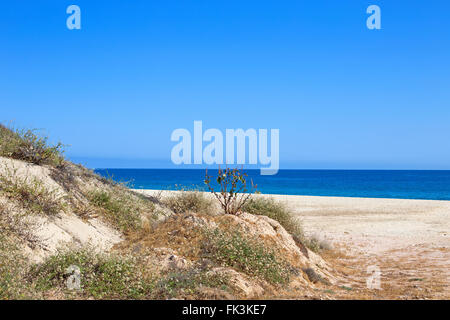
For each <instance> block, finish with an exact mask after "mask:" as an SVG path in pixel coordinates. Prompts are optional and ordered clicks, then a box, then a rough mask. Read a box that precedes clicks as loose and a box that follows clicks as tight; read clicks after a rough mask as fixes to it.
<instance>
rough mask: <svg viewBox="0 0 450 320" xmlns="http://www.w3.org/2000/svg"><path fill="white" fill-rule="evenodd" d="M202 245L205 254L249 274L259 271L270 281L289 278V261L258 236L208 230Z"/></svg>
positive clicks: (260, 274)
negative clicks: (278, 255)
mask: <svg viewBox="0 0 450 320" xmlns="http://www.w3.org/2000/svg"><path fill="white" fill-rule="evenodd" d="M202 249H203V250H204V254H205V255H206V257H208V258H210V259H213V260H215V261H216V262H218V263H220V264H222V265H224V266H229V267H232V268H236V269H237V270H240V271H242V272H244V273H246V274H248V275H250V276H254V275H256V276H259V277H261V278H263V279H265V280H266V281H268V282H271V283H285V282H287V281H288V280H289V277H290V271H289V266H288V264H287V263H285V262H284V261H282V260H281V259H279V258H278V257H277V256H276V254H275V253H274V252H273V251H271V250H269V249H267V248H266V247H265V246H264V245H263V244H261V243H259V242H258V240H257V239H251V238H247V237H245V236H244V235H243V234H242V233H241V232H240V231H238V230H233V231H231V232H225V231H221V230H220V229H214V230H212V231H211V230H208V231H207V234H206V237H205V241H204V243H203V246H202Z"/></svg>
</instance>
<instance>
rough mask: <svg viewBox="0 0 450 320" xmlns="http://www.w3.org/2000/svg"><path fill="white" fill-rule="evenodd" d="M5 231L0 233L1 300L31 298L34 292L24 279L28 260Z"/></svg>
mask: <svg viewBox="0 0 450 320" xmlns="http://www.w3.org/2000/svg"><path fill="white" fill-rule="evenodd" d="M14 242H15V241H13V240H12V239H11V238H9V237H8V236H7V235H6V234H5V233H4V231H3V230H2V232H1V233H0V300H12V299H14V300H16V299H29V298H31V297H32V292H31V291H30V290H29V289H28V287H27V283H26V282H25V280H24V274H25V271H26V266H27V262H26V260H25V258H24V257H23V255H22V253H21V252H20V250H19V248H18V247H17V246H16V245H15V243H14Z"/></svg>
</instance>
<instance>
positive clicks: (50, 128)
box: [0, 0, 450, 169]
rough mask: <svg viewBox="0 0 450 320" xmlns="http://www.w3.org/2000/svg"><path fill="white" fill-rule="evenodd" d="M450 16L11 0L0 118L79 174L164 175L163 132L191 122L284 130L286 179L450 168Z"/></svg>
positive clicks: (308, 7)
mask: <svg viewBox="0 0 450 320" xmlns="http://www.w3.org/2000/svg"><path fill="white" fill-rule="evenodd" d="M70 4H76V5H78V6H80V8H81V21H82V22H81V24H82V28H81V30H68V29H67V28H66V18H67V16H68V15H67V14H66V8H67V6H69V5H70ZM371 4H376V5H379V6H380V8H381V15H382V17H381V19H382V22H381V24H382V29H381V30H368V29H367V28H366V19H367V17H368V15H367V14H366V8H367V7H368V6H369V5H371ZM449 15H450V2H448V1H444V0H442V1H433V0H431V1H426V2H423V1H401V0H397V1H375V0H373V1H356V0H352V1H345V0H342V1H323V0H315V1H312V0H311V1H299V0H297V1H242V0H241V1H234V0H227V1H222V0H220V1H219V0H207V1H199V0H198V1H188V0H183V1H181V0H177V1H162V0H161V1H95V0H90V1H80V0H72V1H61V0H58V1H56V0H55V1H9V2H5V3H3V4H2V6H1V8H0V43H1V46H0V106H1V113H0V114H1V117H0V120H1V121H2V122H4V123H5V122H9V121H13V122H14V124H15V125H16V126H19V127H31V128H43V129H45V132H46V133H47V134H48V135H50V136H51V137H52V139H54V140H60V141H62V142H64V143H66V144H68V145H70V147H68V149H67V155H68V157H69V158H71V159H74V160H76V161H81V162H83V163H85V164H87V165H89V166H91V167H169V166H170V165H171V164H170V151H171V148H172V147H173V145H174V143H173V142H171V141H170V134H171V132H172V131H173V130H174V129H176V128H187V129H190V130H192V126H193V121H194V120H202V121H203V125H204V127H205V128H219V129H222V130H224V129H225V128H244V129H246V128H267V129H270V128H278V129H280V162H281V167H282V168H337V169H339V168H347V169H361V168H364V169H450V148H449V138H450V24H449V23H450V20H449V19H450V18H449Z"/></svg>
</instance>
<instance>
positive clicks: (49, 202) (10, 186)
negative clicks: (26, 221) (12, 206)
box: [0, 168, 65, 215]
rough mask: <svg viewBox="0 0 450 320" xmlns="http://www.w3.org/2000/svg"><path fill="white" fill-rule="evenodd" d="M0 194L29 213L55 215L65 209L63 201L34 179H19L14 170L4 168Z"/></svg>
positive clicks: (0, 181)
mask: <svg viewBox="0 0 450 320" xmlns="http://www.w3.org/2000/svg"><path fill="white" fill-rule="evenodd" d="M0 192H1V193H3V194H4V195H5V196H6V197H8V198H10V199H15V200H17V202H18V203H20V205H21V206H22V207H23V208H24V209H25V210H27V211H29V212H31V213H38V214H46V215H55V214H57V213H59V212H60V211H62V210H64V209H65V205H64V201H63V199H62V197H61V196H59V195H58V193H57V192H56V191H55V190H50V189H49V188H47V187H46V186H45V185H44V183H43V182H42V181H41V180H39V179H37V178H35V177H28V176H26V177H20V175H18V174H17V172H16V170H12V171H11V170H10V169H8V168H4V170H2V173H1V174H0Z"/></svg>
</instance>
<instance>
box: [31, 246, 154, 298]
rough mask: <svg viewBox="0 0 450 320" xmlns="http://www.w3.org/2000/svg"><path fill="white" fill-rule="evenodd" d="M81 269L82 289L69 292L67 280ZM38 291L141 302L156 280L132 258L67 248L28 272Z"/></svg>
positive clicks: (76, 288)
mask: <svg viewBox="0 0 450 320" xmlns="http://www.w3.org/2000/svg"><path fill="white" fill-rule="evenodd" d="M75 270H79V279H80V282H79V288H78V287H73V288H72V289H71V290H69V289H68V285H67V283H68V277H69V276H76V274H78V271H75ZM28 278H29V281H30V282H32V283H33V285H34V286H35V288H36V290H38V291H42V292H46V291H49V290H53V289H55V288H58V289H59V290H60V291H61V292H64V293H65V294H66V295H68V296H80V297H85V298H87V297H92V298H95V299H141V298H145V297H149V296H150V294H151V292H152V288H153V286H154V281H153V280H152V278H151V276H149V275H147V274H146V273H145V270H144V268H143V265H142V264H140V263H139V261H138V259H137V258H136V257H133V256H124V255H120V256H119V255H115V254H100V253H95V252H94V251H93V250H92V249H90V248H82V249H72V250H70V249H68V250H66V251H61V252H59V253H58V254H56V255H53V256H51V257H49V258H48V259H47V260H46V261H44V262H43V263H42V264H38V265H34V266H32V268H31V269H30V271H29V272H28Z"/></svg>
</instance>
